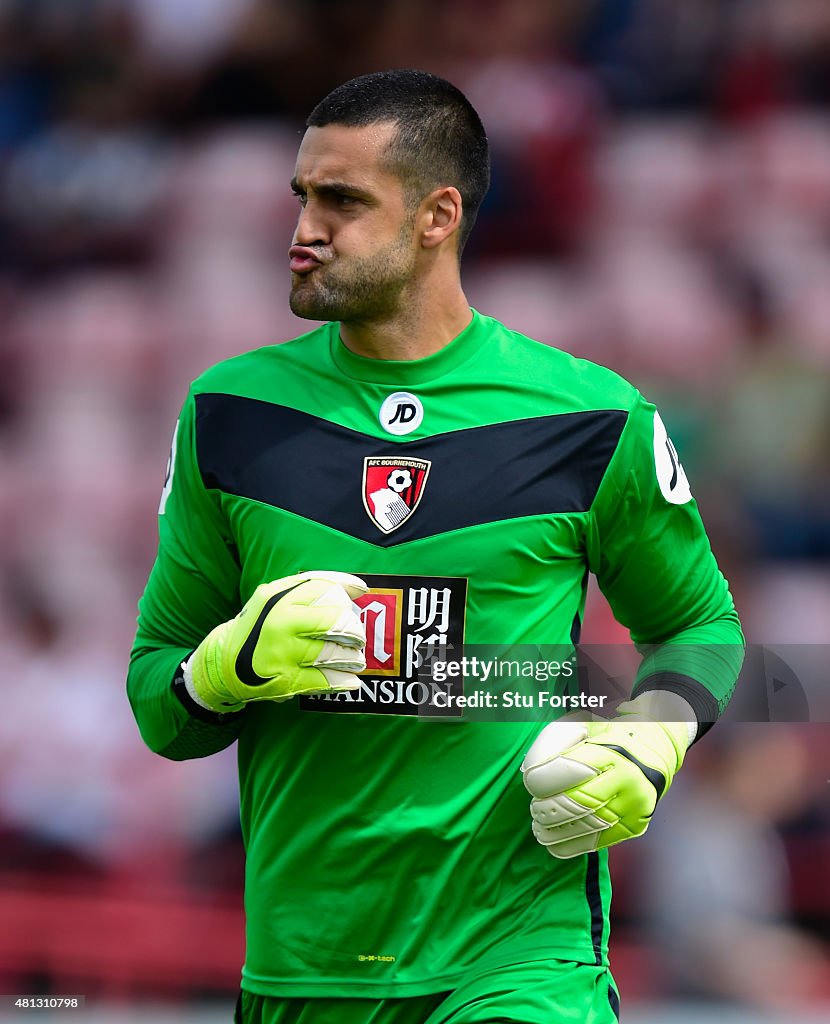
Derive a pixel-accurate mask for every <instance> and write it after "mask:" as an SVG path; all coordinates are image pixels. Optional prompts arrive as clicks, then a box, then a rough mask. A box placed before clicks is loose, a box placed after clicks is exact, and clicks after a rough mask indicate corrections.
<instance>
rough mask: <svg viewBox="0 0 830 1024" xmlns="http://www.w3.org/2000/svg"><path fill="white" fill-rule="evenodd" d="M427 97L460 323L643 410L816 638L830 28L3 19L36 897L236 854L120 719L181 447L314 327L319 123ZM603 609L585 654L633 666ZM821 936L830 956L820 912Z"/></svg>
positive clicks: (736, 7)
mask: <svg viewBox="0 0 830 1024" xmlns="http://www.w3.org/2000/svg"><path fill="white" fill-rule="evenodd" d="M408 66H411V67H423V68H426V69H428V70H431V71H435V72H437V73H439V74H442V75H444V76H446V77H448V78H450V79H451V80H452V81H454V82H455V83H456V84H458V85H459V86H460V87H461V88H462V89H463V90H464V91H465V92H466V93H467V94H468V95H469V97H470V99H471V100H472V101H473V103H474V104H475V105H476V107H477V108H478V110H479V111H480V113H481V115H482V118H483V120H484V123H485V126H486V127H487V129H488V133H489V135H490V138H491V142H492V146H493V185H492V189H491V193H490V195H489V197H488V199H487V201H486V203H485V206H484V208H483V209H482V213H481V215H480V220H479V225H478V227H477V229H476V231H475V232H474V234H473V237H472V239H471V241H470V243H469V245H468V251H467V254H466V258H465V265H464V279H465V284H466V288H467V292H468V295H469V297H470V300H471V302H472V303H473V305H475V306H476V307H477V308H479V309H481V310H482V312H485V313H487V314H490V315H493V316H496V317H498V318H499V319H502V320H504V321H505V322H506V323H507V324H508V325H509V326H511V327H513V328H514V329H518V330H522V331H524V332H526V333H528V334H530V335H532V336H534V337H536V338H538V339H539V340H541V341H544V342H547V343H551V344H554V345H557V346H558V347H561V348H564V349H566V350H568V351H571V352H573V353H575V354H577V355H580V356H585V357H587V358H591V359H594V360H597V361H599V362H602V363H604V364H606V365H609V366H611V367H612V368H614V369H615V370H617V371H618V372H620V373H622V374H623V375H625V376H627V377H629V378H630V379H632V380H633V381H635V382H636V383H637V384H638V386H640V387H641V389H642V390H643V391H644V392H645V393H646V395H647V396H648V397H649V398H651V399H652V400H654V401H656V402H657V404H658V405H659V406H660V407H661V411H662V414H663V418H664V420H665V421H666V423H667V424H668V425H669V430H670V432H671V434H672V435H673V439H674V442H675V444H676V446H677V447H678V449H679V450H680V453H681V456H682V458H683V460H684V464H685V466H686V469H687V472H688V474H689V477H690V479H691V481H692V486H693V490H694V491H695V494H696V496H697V498H698V501H699V503H700V505H701V508H702V512H703V515H704V518H705V520H706V522H707V526H708V528H709V531H710V536H711V538H712V541H713V546H714V547H715V550H716V553H717V555H718V557H719V559H720V561H721V564H722V566H723V568H724V571H725V572H726V574H727V576H728V577H729V578H730V580H731V582H732V584H733V592H734V594H735V597H736V601H737V603H738V607H739V610H740V612H741V615H742V618H743V621H744V624H745V627H746V632H747V635H748V638H749V639H751V640H753V641H755V642H761V643H774V642H777V643H782V642H786V643H822V642H826V641H827V638H828V628H827V627H828V624H830V571H829V570H828V565H830V118H828V112H829V111H830V4H828V3H827V2H826V0H683V2H682V3H677V2H674V0H557V2H556V3H551V2H550V0H175V2H173V0H0V480H2V487H0V646H1V647H2V652H3V659H2V669H1V670H0V671H2V674H3V677H4V678H3V690H4V693H6V695H7V696H6V699H5V701H4V709H3V715H2V716H0V838H2V839H3V846H4V851H5V854H6V860H7V861H8V862H9V863H11V864H12V865H13V866H14V867H15V868H17V869H20V868H22V867H23V866H25V865H31V863H33V858H34V860H35V861H36V860H37V855H38V851H40V852H42V851H43V850H44V849H45V850H48V851H55V850H57V851H59V854H60V856H64V857H67V858H70V857H72V858H76V859H77V860H79V861H80V862H83V863H85V864H87V865H92V866H93V867H94V868H95V869H96V870H99V869H102V870H103V869H111V868H112V867H113V866H116V867H118V866H123V865H124V864H130V863H134V862H136V861H138V860H140V859H141V858H142V857H147V856H151V855H156V856H158V854H159V851H168V850H170V849H171V848H174V847H175V848H177V849H181V848H182V847H184V848H185V849H186V850H187V849H201V848H204V846H205V845H206V844H210V843H211V842H214V841H216V840H217V838H218V839H221V838H222V837H223V836H225V835H226V834H227V833H228V832H231V833H233V830H234V827H235V826H234V822H235V815H236V809H235V808H236V803H235V801H236V793H235V783H234V774H235V768H234V763H233V753H232V752H225V753H224V754H222V755H219V756H217V757H214V758H211V759H209V760H208V761H206V762H204V763H195V764H194V763H192V762H191V763H188V764H179V765H172V764H168V763H166V762H164V761H163V760H161V759H160V758H156V757H153V756H152V755H150V754H149V753H148V752H146V751H145V750H144V749H143V748H142V746H141V744H140V741H139V739H138V737H137V734H136V731H135V726H134V724H133V721H132V718H131V716H130V712H129V709H128V707H127V704H126V700H125V697H124V692H123V678H124V673H125V663H126V657H127V651H128V649H129V645H130V640H131V636H132V631H133V628H134V619H135V604H136V600H137V597H138V595H139V594H140V592H141V589H142V586H143V583H144V580H145V578H146V575H147V572H148V570H149V566H150V562H151V559H152V555H153V550H154V546H155V518H154V514H155V508H156V505H157V502H158V496H159V493H160V490H161V484H162V478H163V475H164V466H165V460H166V456H167V448H168V445H169V440H170V435H171V432H172V428H173V424H174V422H175V419H176V416H177V412H178V408H179V405H180V403H181V401H182V399H183V397H184V394H185V391H186V389H187V386H188V383H189V381H190V380H191V379H192V378H193V377H194V376H195V375H197V374H198V373H199V372H200V371H201V370H202V369H204V368H205V367H207V366H208V365H210V364H211V363H213V362H215V361H216V360H218V359H220V358H223V357H225V356H228V355H232V354H235V353H238V352H240V351H243V350H246V349H249V348H252V347H257V346H260V345H265V344H272V343H276V342H279V341H282V340H285V339H287V338H290V337H293V336H295V335H297V334H299V333H301V332H303V331H304V330H307V329H309V326H310V325H309V324H308V322H306V321H299V320H297V319H296V318H294V317H293V316H292V315H291V314H290V312H289V311H288V308H287V291H288V273H287V257H286V250H287V247H288V244H289V240H290V236H291V231H292V227H293V223H294V220H295V217H296V212H297V211H296V205H295V204H296V200H295V199H294V198H293V197H292V195H291V192H290V189H289V186H288V182H289V180H290V178H291V175H292V170H293V163H294V157H295V152H296V148H297V144H298V140H299V137H300V133H301V131H302V124H303V119H304V117H305V116H306V114H307V113H308V112H309V110H310V109H311V107H312V106H313V105H314V104H315V103H316V102H317V100H319V99H320V98H322V96H323V95H324V94H325V93H326V92H327V91H328V90H329V89H330V88H332V87H333V86H334V85H336V84H338V83H339V82H341V81H343V80H344V79H346V78H348V77H351V76H352V75H355V74H360V73H363V72H366V71H371V70H378V69H381V68H385V67H408ZM593 609H594V610H593V611H592V616H593V617H592V619H591V620H590V621H589V622H588V624H587V633H588V637H589V638H590V640H591V641H592V642H602V641H604V640H605V641H612V640H613V641H615V640H617V639H619V638H620V634H619V632H618V630H617V629H616V628H615V627H614V625H613V624H612V623H610V622H609V621H608V618H607V615H606V614H605V612H604V611H603V609H602V607H601V605H600V604H599V602H596V603H595V604H594V605H593ZM586 638H587V637H586ZM818 728H819V727H814V729H818ZM793 735H794V737H795V739H794V740H793V742H794V743H795V746H796V747H797V748H799V749H802V750H808V751H810V752H811V753H813V752H815V751H817V750H818V749H819V747H820V744H819V745H817V744H816V735H817V734H816V732H815V731H813V732H810V730H809V729H806V728H805V729H804V730H803V731H802V732H799V731H798V730H796V731H795V733H794V734H793ZM827 735H828V733H827V731H826V730H825V731H824V732H823V737H824V739H825V740H826V738H827ZM794 756H795V755H794ZM691 760H692V761H694V758H692V759H691ZM796 760H797V758H796ZM766 764H767V768H768V767H769V762H768V761H767V762H766ZM798 764H799V765H800V767H798V765H797V769H794V770H796V774H797V778H798V779H799V780H800V781H801V783H802V787H801V791H802V792H807V793H808V794H809V799H807V800H806V801H801V802H800V804H799V806H798V807H797V808H796V813H794V814H793V815H791V818H792V819H793V820H792V821H790V823H789V825H788V827H789V828H790V829H794V830H795V832H794V834H796V835H807V836H808V838H809V837H811V836H812V837H815V839H816V842H817V843H819V842H825V844H826V839H827V834H828V829H830V812H828V808H827V804H826V794H825V790H826V787H825V790H822V789H821V787H816V786H815V785H812V784H810V785H808V782H809V780H810V779H812V778H813V776H814V774H815V771H816V767H815V763H814V761H813V760H811V758H810V757H804V758H802V760H801V761H800V762H798ZM756 767H758V766H756ZM799 773H800V774H799ZM824 774H825V776H826V775H827V772H826V771H825V773H824ZM713 777H714V778H716V779H717V775H715V776H709V777H707V775H706V773H705V772H704V771H702V770H700V771H699V773H698V774H697V775H696V774H695V769H694V766H693V767H692V769H691V772H690V779H691V781H690V784H689V785H690V792H691V791H692V790H694V791H695V793H698V796H697V797H695V799H696V800H698V803H694V807H698V806H704V805H705V801H706V800H708V799H714V800H717V799H718V798H719V794H720V795H721V796H722V793H721V791H720V789H719V787H718V786H717V785H711V786H710V787H709V788H708V789H707V778H708V779H710V780H711V778H713ZM695 787H697V788H695ZM797 789H798V787H797V786H796V787H795V790H797ZM698 790H699V792H698ZM682 800H683V797H682V796H678V801H677V802H678V805H679V806H680V807H681V809H682V806H684V805H682ZM700 801H703V803H702V804H701V803H700ZM822 801H824V802H823V803H822ZM690 806H691V805H690ZM768 817H769V820H768V821H767V822H766V826H767V831H766V832H765V835H767V837H774V836H777V835H779V832H778V831H776V830H777V829H778V828H779V825H780V820H779V818H780V815H779V816H778V817H776V816H775V815H772V814H770V815H769V816H768ZM765 841H766V840H765ZM769 843H772V847H769ZM769 843H768V846H767V847H764V843H761V848H764V849H767V848H773V849H774V851H776V852H774V853H773V854H772V855H771V856H772V860H773V861H774V862H775V864H777V865H778V867H776V868H770V869H769V870H770V871H773V872H774V871H777V870H778V868H780V867H781V864H782V863H783V861H782V859H781V858H782V857H783V856H784V855H783V854H781V851H780V850H779V848H778V847H777V846H776V845H775V841H774V840H773V839H772V838H769ZM738 845H740V844H738ZM656 848H657V846H656V841H655V849H656ZM813 849H814V850H818V849H820V847H819V846H815V847H813ZM824 849H825V850H826V845H825V847H824ZM735 856H737V854H736V855H735ZM58 862H59V860H58ZM734 862H735V861H734V858H733V861H732V863H734ZM48 863H49V865H50V866H51V865H54V864H55V863H56V861H55V859H54V857H52V855H51V853H50V857H49V858H48ZM50 870H51V867H50ZM824 874H825V876H826V871H825V873H824ZM785 876H786V872H785V871H784V870H783V868H782V869H781V873H780V876H779V875H776V876H775V877H776V879H778V881H777V882H776V886H777V888H776V889H775V892H779V890H780V900H779V903H778V904H777V905H776V906H777V909H776V910H775V912H774V913H773V914H772V916H773V917H774V916H775V915H776V914H777V915H778V917H779V918H781V919H784V918H786V917H787V915H788V913H790V911H788V909H787V907H788V902H787V900H788V897H787V892H786V890H787V885H788V883H787V882H786V877H785ZM654 877H655V878H659V877H660V876H659V872H656V873H655V876H654ZM630 884H631V885H635V884H636V883H634V882H632V883H630ZM825 886H826V882H825ZM821 901H823V902H821ZM771 913H772V911H771ZM658 918H659V915H658ZM665 924H666V922H665V921H662V924H660V926H664V925H665ZM807 924H808V926H809V927H810V928H812V929H813V932H818V933H821V932H824V934H825V935H827V934H828V933H830V894H828V892H827V891H826V888H825V891H824V893H823V895H821V897H820V900H819V911H818V912H817V914H814V915H813V917H812V918H811V919H810V921H809V922H807ZM655 927H658V926H657V925H655ZM725 927H726V926H725ZM725 934H727V932H726V931H725ZM724 941H727V940H726V939H725V940H724ZM804 941H805V942H806V941H807V940H806V939H805V940H804ZM810 941H812V940H810ZM799 949H801V947H797V948H796V947H793V950H794V952H793V958H794V959H795V960H797V959H798V950H799ZM710 952H711V950H710ZM733 994H735V995H736V997H737V998H743V997H744V995H745V993H744V991H743V990H742V989H736V992H735V993H733Z"/></svg>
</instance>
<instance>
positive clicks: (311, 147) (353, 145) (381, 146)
mask: <svg viewBox="0 0 830 1024" xmlns="http://www.w3.org/2000/svg"><path fill="white" fill-rule="evenodd" d="M395 131H396V125H395V124H394V123H392V122H389V121H381V122H378V123H377V124H370V125H366V126H365V127H361V128H354V127H350V126H347V125H341V124H328V125H325V126H324V127H323V128H308V129H307V130H306V133H305V135H304V136H303V141H302V142H301V144H300V149H299V152H298V153H297V167H296V172H295V176H296V178H297V180H298V181H304V180H306V179H310V180H314V181H318V180H319V181H323V180H335V181H354V182H355V184H357V183H359V182H363V183H366V184H369V183H370V182H371V181H374V180H377V179H379V178H388V177H390V174H389V170H388V169H387V168H386V167H385V165H384V156H385V154H386V151H387V149H388V147H389V143H390V142H391V141H392V138H393V137H394V134H395Z"/></svg>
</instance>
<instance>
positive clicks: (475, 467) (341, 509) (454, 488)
mask: <svg viewBox="0 0 830 1024" xmlns="http://www.w3.org/2000/svg"><path fill="white" fill-rule="evenodd" d="M626 416H627V413H625V412H623V411H620V410H618V409H612V410H606V409H598V410H591V411H588V412H572V413H561V414H557V415H552V416H538V417H532V418H529V419H521V420H508V421H506V422H504V423H494V424H489V425H486V426H481V427H471V428H470V429H467V430H456V431H449V432H447V433H444V434H435V435H433V436H432V437H426V438H422V439H420V440H415V441H402V440H399V441H392V440H388V441H387V440H383V439H379V438H376V437H372V436H371V435H369V434H363V433H361V432H360V431H357V430H349V429H348V428H346V427H342V426H340V425H338V424H336V423H331V422H329V421H328V420H325V419H322V418H320V417H318V416H312V415H310V414H308V413H305V412H300V411H298V410H297V409H291V408H289V407H288V406H284V405H274V404H272V403H271V402H263V401H260V400H258V399H253V398H242V397H240V396H238V395H224V394H202V395H197V396H196V447H197V456H198V461H199V468H200V471H201V474H202V480H203V481H204V484H205V487H208V488H216V489H218V490H220V491H224V492H225V493H227V494H236V495H239V496H240V497H244V498H251V499H253V500H255V501H260V502H263V503H265V504H267V505H273V506H274V507H275V508H281V509H284V510H285V511H287V512H293V513H294V514H296V515H299V516H302V517H303V518H305V519H309V520H311V521H313V522H318V523H322V524H324V525H326V526H329V527H331V528H332V529H335V530H339V531H340V532H342V533H346V534H349V535H350V536H352V537H357V538H358V539H360V540H364V541H367V542H368V543H370V544H376V545H378V546H380V547H392V546H394V545H397V544H405V543H407V542H408V541H413V540H420V539H421V538H423V537H433V536H435V535H436V534H440V533H447V532H448V531H450V530H458V529H462V528H464V527H469V526H477V525H480V524H482V523H492V522H499V521H503V520H508V519H518V518H520V517H522V516H535V515H545V514H547V513H555V512H584V511H587V509H588V508H590V506H591V503H592V502H593V500H594V496H595V495H596V492H597V488H598V487H599V484H600V481H601V480H602V476H603V474H604V472H605V470H606V468H607V466H608V463H609V461H610V459H611V456H612V455H613V454H614V451H615V450H616V447H617V444H618V442H619V438H620V434H621V433H622V430H623V427H624V426H625V421H626ZM367 456H371V457H376V458H401V457H405V458H419V459H428V460H429V461H430V462H431V463H432V466H431V469H430V472H429V478H428V480H427V482H426V485H425V488H424V492H423V497H422V499H421V501H420V504H419V505H418V507H417V508H416V510H415V511H414V512H413V514H412V515H411V516H410V517H409V518H408V519H407V520H406V521H405V522H404V523H403V524H402V525H401V526H400V527H399V528H398V529H396V530H395V531H394V532H392V533H389V534H383V533H382V532H381V531H380V530H379V529H378V527H377V526H376V525H375V524H374V522H372V520H371V519H370V518H369V515H368V514H367V512H366V510H365V508H364V506H363V497H362V494H361V489H362V486H363V465H364V459H365V458H366V457H367Z"/></svg>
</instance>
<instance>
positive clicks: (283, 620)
mask: <svg viewBox="0 0 830 1024" xmlns="http://www.w3.org/2000/svg"><path fill="white" fill-rule="evenodd" d="M368 589H369V588H368V587H367V586H366V584H365V583H364V582H363V580H361V579H360V578H359V577H357V576H351V575H350V574H349V573H346V572H324V571H321V572H301V573H297V575H295V576H284V577H283V578H282V579H279V580H274V582H273V583H263V584H262V585H261V586H259V587H257V589H256V590H255V591H254V592H253V594H252V595H251V597H250V599H249V600H248V602H247V604H246V605H245V607H244V608H243V609H242V611H241V612H240V613H239V614H238V615H237V616H236V618H234V619H231V620H230V622H223V623H222V624H221V625H219V626H217V627H216V628H215V629H214V630H212V631H211V632H210V633H209V634H208V635H207V636H206V637H205V639H204V640H203V641H202V642H201V643H200V644H199V646H198V647H197V648H196V650H195V651H194V652H193V654H192V655H191V656H190V658H189V659H188V660H187V662H185V664H184V683H185V686H186V687H187V691H188V693H189V694H190V696H191V697H192V698H193V700H195V701H196V703H197V704H200V705H201V706H202V707H204V708H207V709H208V710H210V711H218V712H228V711H238V710H240V708H242V707H243V706H244V705H245V704H247V703H248V702H249V701H254V700H274V701H283V700H288V699H289V698H290V697H295V696H297V695H298V694H301V693H320V692H327V691H338V690H354V689H356V688H357V687H358V686H359V685H360V681H359V680H358V678H357V676H356V675H355V673H356V672H362V671H363V670H364V669H365V668H366V658H365V654H364V647H365V644H366V631H365V629H364V626H363V623H362V622H361V620H360V615H359V613H360V609H359V608H358V607H357V605H356V604H354V601H355V599H356V598H358V597H360V596H361V595H363V594H365V593H366V592H367V591H368Z"/></svg>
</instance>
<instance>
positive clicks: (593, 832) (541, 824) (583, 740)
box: [522, 692, 696, 858]
mask: <svg viewBox="0 0 830 1024" xmlns="http://www.w3.org/2000/svg"><path fill="white" fill-rule="evenodd" d="M655 697H658V695H657V694H656V693H653V692H652V693H646V694H642V695H641V696H640V697H638V698H636V699H635V700H633V701H628V702H627V703H625V704H620V705H619V707H618V708H617V716H618V717H616V718H614V719H611V720H608V721H606V720H603V719H597V720H595V721H578V720H575V719H562V720H560V721H557V722H552V723H551V724H550V725H547V726H545V728H544V729H543V730H542V732H541V733H540V734H539V736H538V737H537V739H536V741H535V742H534V744H533V746H532V747H531V748H530V750H529V751H528V752H527V755H526V757H525V759H524V761H523V762H522V773H523V775H524V784H525V787H526V788H527V790H528V792H529V793H530V795H531V796H532V797H533V800H532V802H531V804H530V814H531V817H532V819H533V834H534V835H535V836H536V839H537V840H538V842H539V843H541V844H542V846H544V847H546V848H547V851H548V853H550V854H551V855H552V856H554V857H559V858H567V857H576V856H578V855H579V854H582V853H590V852H592V851H594V850H599V849H602V848H603V847H606V846H612V845H613V844H614V843H619V842H622V840H623V839H630V838H632V837H634V836H639V835H642V834H643V832H645V830H646V829H647V828H648V825H649V821H650V820H651V816H652V814H653V813H654V808H655V806H656V804H657V801H658V800H659V799H660V798H661V797H662V796H663V794H664V793H665V792H666V790H667V789H668V788H669V786H670V785H671V783H672V779H673V778H674V775H675V772H676V771H677V769H678V768H679V767H680V765H681V764H682V763H683V757H684V755H685V753H686V749H687V747H688V746H689V744H690V743H691V741H692V740H693V739H694V736H695V732H696V723H694V722H693V721H692V720H693V719H694V713H693V712H692V710H691V708H690V707H689V705H688V704H687V703H686V702H685V701H684V700H682V699H681V698H679V697H677V698H675V695H674V694H670V693H666V692H663V693H661V694H659V699H658V701H657V702H656V703H655V700H654V698H655ZM657 707H659V710H660V718H659V719H658V718H657V717H656V714H655V710H656V708H657ZM667 712H668V713H673V714H672V717H675V718H677V721H664V720H662V719H663V717H664V716H665V715H666V713H667Z"/></svg>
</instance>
